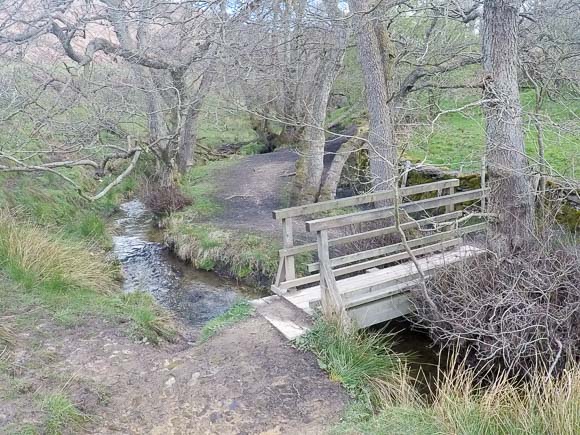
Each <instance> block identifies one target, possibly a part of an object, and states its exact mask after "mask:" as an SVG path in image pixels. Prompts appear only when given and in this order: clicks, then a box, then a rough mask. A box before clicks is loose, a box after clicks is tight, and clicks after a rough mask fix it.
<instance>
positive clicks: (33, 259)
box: [0, 211, 174, 343]
mask: <svg viewBox="0 0 580 435" xmlns="http://www.w3.org/2000/svg"><path fill="white" fill-rule="evenodd" d="M0 271H1V272H0V273H2V275H3V276H4V277H5V279H4V280H3V284H4V285H1V286H0V295H1V296H2V297H1V298H0V301H1V302H0V305H1V308H2V310H0V311H1V312H10V311H12V310H13V309H14V308H15V307H20V308H21V307H31V308H32V307H39V308H42V309H44V310H47V311H48V312H50V313H51V315H52V317H53V318H54V319H55V320H56V321H57V322H58V323H61V324H63V325H66V326H70V327H74V326H76V325H79V324H82V323H86V322H89V321H90V317H92V316H98V317H103V318H107V319H109V320H111V321H115V322H118V323H119V324H124V325H127V329H128V331H129V332H130V333H131V334H132V335H134V336H135V337H136V338H138V339H144V338H146V339H147V340H148V341H151V342H154V343H157V342H159V341H160V340H163V339H171V338H172V337H173V335H174V332H173V329H172V327H171V325H170V322H168V319H167V316H166V315H165V314H164V313H163V311H162V310H161V309H160V308H159V307H158V306H157V305H156V304H155V302H154V301H153V299H152V298H151V297H150V296H149V295H147V294H144V293H132V294H123V293H121V292H120V290H119V285H118V282H117V277H118V270H116V268H115V267H114V266H113V265H112V264H111V263H110V262H108V261H107V260H106V259H105V257H104V254H102V253H101V252H99V251H95V250H92V249H91V247H90V246H88V245H87V244H86V243H83V242H81V241H72V240H68V239H65V238H63V237H62V236H60V235H54V234H51V233H50V232H49V231H47V230H46V229H44V228H43V227H41V226H39V225H36V224H33V223H30V222H23V221H20V220H17V218H15V217H14V216H12V215H10V214H9V213H8V212H6V211H4V212H1V213H0Z"/></svg>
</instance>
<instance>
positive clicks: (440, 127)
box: [405, 91, 580, 177]
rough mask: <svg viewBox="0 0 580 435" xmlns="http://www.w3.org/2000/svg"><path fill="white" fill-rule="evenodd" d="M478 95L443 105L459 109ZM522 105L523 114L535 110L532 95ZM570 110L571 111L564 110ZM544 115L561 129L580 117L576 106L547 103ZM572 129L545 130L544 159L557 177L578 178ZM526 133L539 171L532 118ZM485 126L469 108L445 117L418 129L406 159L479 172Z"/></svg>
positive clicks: (526, 93)
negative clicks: (431, 124)
mask: <svg viewBox="0 0 580 435" xmlns="http://www.w3.org/2000/svg"><path fill="white" fill-rule="evenodd" d="M477 98H478V96H477V95H473V96H471V97H466V96H465V95H463V96H462V97H460V98H459V99H457V100H454V99H451V98H447V99H443V100H442V101H441V103H440V106H441V109H442V110H449V109H453V108H458V107H461V106H463V105H465V104H466V103H468V102H469V101H476V100H477ZM522 105H523V108H524V111H527V112H528V113H529V111H531V110H532V106H533V95H532V93H531V92H529V91H524V92H522ZM565 106H571V108H572V109H571V111H569V110H567V109H565ZM542 113H543V114H545V115H548V116H550V118H551V119H552V120H553V121H554V122H555V123H556V124H560V125H565V124H566V123H567V124H570V123H572V122H575V121H574V120H575V117H577V116H578V115H579V113H580V107H578V103H577V102H563V103H562V104H559V103H557V102H551V101H550V102H548V103H547V104H546V105H545V107H544V109H543V111H542ZM569 130H570V129H569V128H568V129H567V130H566V129H562V128H558V127H557V125H556V126H548V125H547V126H545V129H544V141H545V147H546V151H545V156H546V160H547V162H548V163H549V165H551V166H552V167H553V169H554V170H555V171H557V173H559V174H562V175H565V176H575V177H579V176H580V174H579V173H578V168H577V166H578V165H579V163H580V162H579V161H578V149H579V148H580V139H579V138H578V136H577V135H575V134H574V133H573V132H570V131H569ZM524 131H525V143H526V152H527V154H528V156H529V157H530V163H531V164H532V165H533V166H536V167H537V155H538V152H537V142H536V140H537V134H536V131H535V129H534V128H533V126H532V125H531V123H530V120H529V117H528V116H527V115H524ZM484 138H485V124H484V119H483V114H482V111H481V109H480V108H469V109H467V110H464V111H462V112H460V113H459V112H453V113H448V114H445V115H442V116H441V117H440V118H439V119H438V121H437V122H436V124H435V127H434V129H433V130H431V127H427V128H425V127H422V128H415V129H414V130H413V132H412V135H411V137H410V138H409V140H408V142H409V145H408V146H407V147H406V150H405V155H406V157H407V158H409V159H411V160H413V161H423V160H425V161H426V162H427V163H432V164H437V165H442V166H445V167H448V168H450V169H455V170H463V171H465V172H473V171H479V169H480V166H481V156H482V154H483V151H484V144H485V140H484Z"/></svg>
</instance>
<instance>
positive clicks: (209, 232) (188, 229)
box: [165, 216, 278, 285]
mask: <svg viewBox="0 0 580 435" xmlns="http://www.w3.org/2000/svg"><path fill="white" fill-rule="evenodd" d="M165 239H166V242H167V243H169V244H170V245H171V246H173V248H174V250H175V252H176V254H177V256H178V257H179V258H181V259H182V260H185V261H190V262H191V263H192V264H193V265H194V266H195V267H197V268H199V269H204V270H215V271H218V272H222V273H225V274H227V275H230V276H231V277H233V278H234V279H238V280H242V281H248V282H252V283H254V284H258V285H260V284H261V285H267V284H269V283H270V282H271V279H272V277H273V276H274V275H275V273H276V270H277V267H278V246H277V244H276V243H274V242H273V241H272V240H270V239H268V238H264V237H261V236H259V235H256V234H252V233H243V232H240V231H236V232H235V233H234V232H233V231H229V230H225V229H220V228H218V227H215V226H212V225H207V224H196V223H190V222H187V221H186V220H185V219H183V218H182V217H179V216H176V217H172V218H171V219H169V221H168V226H167V231H166V234H165Z"/></svg>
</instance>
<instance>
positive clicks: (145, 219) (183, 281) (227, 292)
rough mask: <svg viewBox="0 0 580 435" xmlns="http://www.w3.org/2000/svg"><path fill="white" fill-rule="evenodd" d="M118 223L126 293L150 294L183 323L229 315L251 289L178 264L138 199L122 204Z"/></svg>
mask: <svg viewBox="0 0 580 435" xmlns="http://www.w3.org/2000/svg"><path fill="white" fill-rule="evenodd" d="M120 208H121V210H120V212H119V215H118V218H117V219H116V221H115V224H116V231H115V232H116V235H115V236H114V237H113V253H114V255H115V257H116V258H117V260H118V261H119V262H120V263H121V269H122V273H123V277H124V281H123V290H124V291H125V292H133V291H144V292H148V293H151V295H153V297H154V298H155V299H156V300H157V301H158V302H159V303H160V304H161V305H162V306H164V307H165V308H167V309H169V310H170V311H171V312H173V313H174V314H175V315H176V316H177V317H178V318H180V319H182V320H183V321H185V322H186V323H188V324H190V325H194V326H200V325H203V324H204V323H205V322H207V321H208V320H210V319H212V318H214V317H216V316H218V315H220V314H222V313H223V312H225V311H226V310H227V309H228V308H229V307H230V306H231V305H232V304H234V303H235V301H236V300H237V299H239V298H240V297H241V296H246V297H248V296H254V294H253V292H252V291H251V290H250V289H247V288H244V287H242V286H238V285H237V284H236V283H234V282H232V281H229V280H226V279H222V278H220V277H218V276H216V275H215V274H213V273H210V272H204V271H199V270H196V269H194V268H193V267H191V266H190V265H189V266H188V265H186V264H184V263H183V262H181V261H179V260H178V259H176V258H175V257H174V256H173V255H172V254H171V252H170V251H169V250H168V249H167V247H166V246H165V245H163V243H161V241H160V240H161V235H160V233H159V232H158V231H156V230H155V228H154V225H153V215H152V213H151V212H149V211H148V210H147V208H146V207H145V206H144V205H143V203H141V202H140V201H138V200H133V201H129V202H126V203H123V204H121V207H120Z"/></svg>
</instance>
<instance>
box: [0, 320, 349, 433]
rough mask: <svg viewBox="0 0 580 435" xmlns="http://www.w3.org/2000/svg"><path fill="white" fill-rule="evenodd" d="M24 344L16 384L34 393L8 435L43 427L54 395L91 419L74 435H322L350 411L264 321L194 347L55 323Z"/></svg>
mask: <svg viewBox="0 0 580 435" xmlns="http://www.w3.org/2000/svg"><path fill="white" fill-rule="evenodd" d="M16 343H18V348H17V349H16V360H17V364H18V367H19V369H18V370H17V371H15V372H14V373H13V376H14V379H15V381H18V385H27V388H26V389H25V390H24V391H21V392H20V393H19V395H18V396H17V398H16V399H15V400H10V401H7V402H4V401H1V402H3V403H0V432H1V433H3V429H2V428H3V427H4V428H6V427H8V426H9V425H10V424H14V423H18V424H22V423H26V422H32V423H38V418H40V416H39V415H35V413H34V411H33V410H32V407H30V406H29V404H30V403H33V402H32V401H33V400H34V399H33V397H34V394H37V393H38V392H42V391H45V390H48V389H50V390H54V389H55V388H56V389H59V388H62V389H63V391H65V392H66V393H67V395H69V396H71V397H72V398H73V401H74V403H75V404H76V405H77V406H78V407H79V408H80V409H81V410H82V411H83V412H85V413H87V414H89V415H91V416H92V417H91V421H90V423H89V424H88V426H87V425H85V426H84V428H83V429H82V430H79V429H78V428H69V430H68V431H67V433H82V432H84V433H95V434H121V433H122V434H144V433H147V434H319V433H323V432H324V431H325V430H326V429H328V427H329V426H331V425H332V424H333V423H335V422H337V421H338V420H339V418H340V416H341V415H342V412H343V408H344V406H345V404H346V402H347V396H346V395H345V393H344V392H343V390H342V389H341V387H340V386H339V385H338V384H335V383H332V382H331V381H329V380H328V378H327V376H326V375H325V374H324V373H323V372H322V371H321V370H320V369H319V367H318V365H317V362H316V359H315V358H314V356H313V355H311V354H309V353H303V352H300V351H298V350H296V349H294V348H292V347H291V346H290V345H289V344H288V342H286V341H285V340H284V339H283V338H282V337H281V336H280V335H279V333H278V332H277V331H275V330H274V329H273V328H272V327H271V326H270V324H269V323H267V322H266V321H265V320H264V319H263V318H261V317H260V316H257V315H255V316H253V317H251V318H249V319H247V320H245V321H243V322H242V323H239V324H237V325H235V326H233V327H231V328H229V329H226V330H224V331H222V332H221V333H219V334H218V335H217V336H214V337H213V338H211V339H210V340H209V341H207V342H205V343H201V344H196V345H192V344H188V343H185V342H182V343H181V344H174V345H165V346H162V347H159V348H157V347H153V346H151V345H145V344H142V343H135V342H134V341H131V340H130V339H128V338H127V337H126V336H124V335H122V334H121V333H120V331H119V330H118V327H113V326H111V325H110V324H107V323H105V322H102V321H98V320H95V321H92V320H91V321H89V322H88V324H87V326H81V327H76V328H74V329H66V328H63V327H61V326H57V325H55V324H54V323H53V322H52V321H50V320H47V321H46V322H41V323H40V324H39V325H38V328H37V329H36V330H35V331H34V332H33V333H32V334H31V333H21V334H19V336H18V337H17V340H16ZM32 367H34V369H32ZM39 367H41V368H39ZM59 386H61V387H59ZM6 387H7V388H8V386H6ZM3 388H4V387H3V386H0V396H3V393H6V391H2V389H3Z"/></svg>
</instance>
